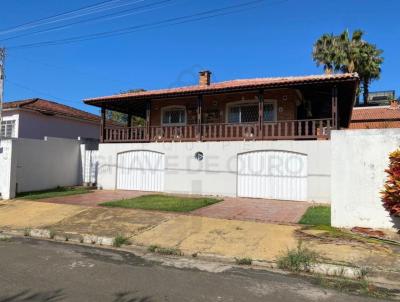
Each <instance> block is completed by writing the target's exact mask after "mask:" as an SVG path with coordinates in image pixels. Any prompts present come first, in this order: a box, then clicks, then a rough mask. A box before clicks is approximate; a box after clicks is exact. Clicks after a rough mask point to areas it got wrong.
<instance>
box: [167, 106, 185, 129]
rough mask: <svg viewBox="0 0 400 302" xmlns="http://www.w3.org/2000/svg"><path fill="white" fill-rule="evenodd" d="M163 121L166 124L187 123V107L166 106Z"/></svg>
mask: <svg viewBox="0 0 400 302" xmlns="http://www.w3.org/2000/svg"><path fill="white" fill-rule="evenodd" d="M161 123H162V124H163V125H166V126H168V125H184V124H186V109H185V107H183V106H182V107H181V106H179V107H175V106H174V107H164V108H163V109H162V115H161Z"/></svg>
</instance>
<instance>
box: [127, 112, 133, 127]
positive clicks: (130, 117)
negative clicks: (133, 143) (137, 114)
mask: <svg viewBox="0 0 400 302" xmlns="http://www.w3.org/2000/svg"><path fill="white" fill-rule="evenodd" d="M127 124H128V128H130V127H132V113H128V123H127Z"/></svg>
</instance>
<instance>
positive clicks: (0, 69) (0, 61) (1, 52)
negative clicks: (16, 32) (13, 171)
mask: <svg viewBox="0 0 400 302" xmlns="http://www.w3.org/2000/svg"><path fill="white" fill-rule="evenodd" d="M5 57H6V49H5V48H0V139H1V136H2V133H1V129H2V127H1V125H2V121H3V119H2V117H3V115H2V114H3V96H4V78H5V73H4V61H5Z"/></svg>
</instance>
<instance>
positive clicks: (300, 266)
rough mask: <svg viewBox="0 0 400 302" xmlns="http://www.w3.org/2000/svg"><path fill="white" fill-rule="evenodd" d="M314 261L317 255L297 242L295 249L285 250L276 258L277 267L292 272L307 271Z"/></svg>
mask: <svg viewBox="0 0 400 302" xmlns="http://www.w3.org/2000/svg"><path fill="white" fill-rule="evenodd" d="M316 260H317V254H316V253H315V252H313V251H311V250H310V249H308V248H306V247H303V246H302V242H299V244H298V246H297V248H295V249H291V250H287V251H286V253H285V254H283V255H282V256H280V257H279V258H278V267H279V268H280V269H285V270H289V271H292V272H299V271H309V270H310V267H311V265H312V264H314V263H315V262H316Z"/></svg>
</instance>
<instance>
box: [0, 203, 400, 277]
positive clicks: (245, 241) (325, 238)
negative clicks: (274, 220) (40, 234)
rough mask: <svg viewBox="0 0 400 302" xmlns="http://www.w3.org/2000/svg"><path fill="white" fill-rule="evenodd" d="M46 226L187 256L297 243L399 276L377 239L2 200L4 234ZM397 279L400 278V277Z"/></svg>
mask: <svg viewBox="0 0 400 302" xmlns="http://www.w3.org/2000/svg"><path fill="white" fill-rule="evenodd" d="M34 228H45V229H47V230H52V231H55V232H56V234H57V233H60V234H62V233H67V234H75V235H79V236H84V235H96V236H107V237H109V238H114V237H116V236H118V235H121V234H122V235H125V236H127V237H129V239H130V241H131V242H132V243H133V244H135V245H141V246H144V247H148V246H150V245H159V246H161V247H167V248H168V247H171V248H177V249H180V250H182V251H183V252H184V253H185V255H192V254H198V255H212V256H219V257H221V256H222V257H227V258H228V259H233V258H241V257H250V258H252V259H253V260H260V261H267V262H271V261H276V260H277V258H278V257H279V256H280V255H282V254H283V253H285V252H286V251H287V249H290V248H294V247H296V246H297V244H298V242H299V241H300V240H301V241H303V243H304V245H305V246H307V247H309V248H311V249H313V250H314V251H316V252H317V253H318V255H319V257H321V259H324V260H325V261H326V262H329V263H332V262H333V263H337V262H339V263H345V264H348V265H352V266H358V267H364V266H366V267H369V266H373V268H381V269H383V270H387V271H394V272H400V247H399V246H398V245H389V244H387V243H384V242H378V241H376V240H367V239H363V238H362V237H357V238H356V237H354V236H355V235H353V234H348V235H346V236H344V235H341V236H338V235H340V234H333V235H332V236H330V235H329V233H328V234H325V231H321V230H319V231H311V230H310V231H307V230H304V229H302V226H300V225H285V224H279V225H278V224H271V223H260V222H254V221H241V220H225V219H217V218H208V217H200V216H194V215H186V214H179V215H177V214H172V213H166V212H154V211H144V210H132V209H118V208H103V207H86V206H76V205H64V204H55V203H44V202H36V201H35V202H32V201H18V200H14V201H8V202H0V231H1V230H3V229H5V230H10V229H12V230H20V231H21V230H26V229H34ZM396 278H397V277H396Z"/></svg>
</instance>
